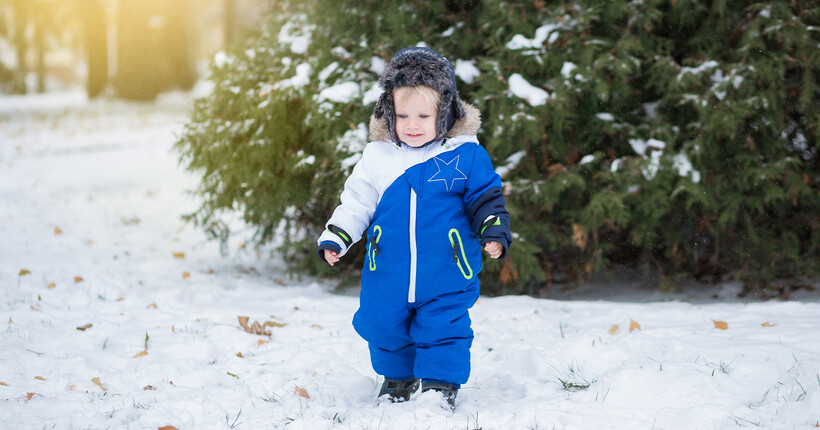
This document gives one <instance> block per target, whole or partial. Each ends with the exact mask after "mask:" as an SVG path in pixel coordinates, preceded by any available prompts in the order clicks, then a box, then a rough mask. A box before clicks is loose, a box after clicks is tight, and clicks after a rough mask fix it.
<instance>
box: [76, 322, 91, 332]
mask: <svg viewBox="0 0 820 430" xmlns="http://www.w3.org/2000/svg"><path fill="white" fill-rule="evenodd" d="M93 326H94V324H91V323H88V324H86V325H81V326H79V327H77V330H79V331H86V330H88V329H90V328H91V327H93Z"/></svg>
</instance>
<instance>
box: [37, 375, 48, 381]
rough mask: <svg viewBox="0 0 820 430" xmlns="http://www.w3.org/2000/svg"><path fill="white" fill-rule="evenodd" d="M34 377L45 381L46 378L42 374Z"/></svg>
mask: <svg viewBox="0 0 820 430" xmlns="http://www.w3.org/2000/svg"><path fill="white" fill-rule="evenodd" d="M34 379H36V380H38V381H45V380H46V378H43V377H42V376H35V377H34Z"/></svg>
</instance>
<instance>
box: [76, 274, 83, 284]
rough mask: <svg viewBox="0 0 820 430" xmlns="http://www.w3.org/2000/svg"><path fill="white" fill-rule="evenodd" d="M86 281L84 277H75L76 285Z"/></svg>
mask: <svg viewBox="0 0 820 430" xmlns="http://www.w3.org/2000/svg"><path fill="white" fill-rule="evenodd" d="M84 280H85V279H83V277H82V276H75V277H74V283H75V284H79V283H80V282H83V281H84Z"/></svg>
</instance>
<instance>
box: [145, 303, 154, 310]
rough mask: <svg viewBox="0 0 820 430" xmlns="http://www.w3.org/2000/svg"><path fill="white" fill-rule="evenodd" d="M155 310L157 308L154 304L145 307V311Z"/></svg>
mask: <svg viewBox="0 0 820 430" xmlns="http://www.w3.org/2000/svg"><path fill="white" fill-rule="evenodd" d="M156 308H157V304H156V303H151V304H150V305H148V306H146V307H145V309H156Z"/></svg>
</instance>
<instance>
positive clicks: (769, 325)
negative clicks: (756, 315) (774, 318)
mask: <svg viewBox="0 0 820 430" xmlns="http://www.w3.org/2000/svg"><path fill="white" fill-rule="evenodd" d="M760 325H762V326H763V327H774V326H775V325H777V324H772V323H770V322H768V321H766V322H764V323H763V324H760Z"/></svg>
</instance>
